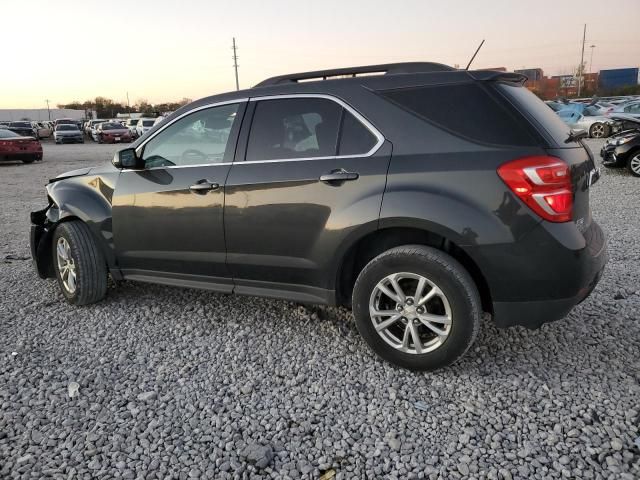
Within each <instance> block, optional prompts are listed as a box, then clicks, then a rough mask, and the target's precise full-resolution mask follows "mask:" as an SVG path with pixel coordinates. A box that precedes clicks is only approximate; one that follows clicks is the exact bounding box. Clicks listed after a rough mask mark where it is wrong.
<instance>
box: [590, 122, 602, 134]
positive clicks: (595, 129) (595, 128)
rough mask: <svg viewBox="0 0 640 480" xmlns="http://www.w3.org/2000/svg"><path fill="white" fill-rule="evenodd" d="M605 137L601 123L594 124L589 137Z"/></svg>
mask: <svg viewBox="0 0 640 480" xmlns="http://www.w3.org/2000/svg"><path fill="white" fill-rule="evenodd" d="M604 135H605V127H604V124H602V123H596V124H594V125H593V126H592V127H591V136H592V137H593V138H602V137H604Z"/></svg>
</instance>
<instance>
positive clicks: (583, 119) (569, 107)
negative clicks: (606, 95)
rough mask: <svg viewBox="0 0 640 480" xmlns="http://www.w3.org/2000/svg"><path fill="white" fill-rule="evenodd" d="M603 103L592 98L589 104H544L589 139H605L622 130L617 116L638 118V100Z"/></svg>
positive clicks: (577, 102) (580, 102)
mask: <svg viewBox="0 0 640 480" xmlns="http://www.w3.org/2000/svg"><path fill="white" fill-rule="evenodd" d="M614 101H615V102H616V103H613V102H612V101H609V102H607V101H604V100H602V99H597V98H594V99H592V100H591V101H590V102H588V103H587V102H584V101H568V100H557V101H548V102H546V104H547V105H548V106H549V108H551V109H552V110H553V111H555V112H556V114H558V116H559V117H560V119H561V120H562V121H563V122H565V123H566V124H567V125H569V126H571V127H573V128H575V129H581V130H584V131H586V132H587V133H588V135H589V137H591V138H606V137H608V136H610V135H612V134H614V133H617V132H619V131H621V130H623V126H622V125H621V124H620V120H616V118H615V116H616V115H619V114H623V115H629V116H631V117H635V118H640V98H635V97H631V98H628V97H627V100H626V101H619V100H614Z"/></svg>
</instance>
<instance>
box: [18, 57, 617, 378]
mask: <svg viewBox="0 0 640 480" xmlns="http://www.w3.org/2000/svg"><path fill="white" fill-rule="evenodd" d="M525 80H526V77H524V76H522V75H519V74H515V73H505V72H497V71H490V70H476V71H466V70H457V69H453V68H451V67H448V66H446V65H441V64H437V63H403V64H389V65H373V66H366V67H356V68H345V69H336V70H325V71H318V72H307V73H301V74H291V75H283V76H280V77H274V78H270V79H268V80H265V81H263V82H262V83H260V84H259V85H257V86H256V87H254V88H251V89H248V90H244V91H238V92H232V93H226V94H222V95H216V96H212V97H208V98H204V99H201V100H198V101H196V102H193V103H192V104H190V105H187V106H185V107H182V108H181V109H179V110H177V111H176V112H174V113H173V114H172V115H171V116H169V117H168V118H167V119H166V120H165V121H164V122H162V123H161V124H159V125H156V126H154V127H153V128H152V129H151V130H150V131H149V132H147V133H146V134H145V135H144V136H142V137H141V138H139V139H138V140H137V141H136V142H135V143H134V144H132V146H131V148H125V149H123V150H120V151H119V152H117V153H116V155H115V157H114V159H113V162H112V163H113V165H108V166H106V167H99V168H83V169H80V170H75V171H72V172H68V173H65V174H62V175H60V176H58V177H57V178H55V179H52V180H51V181H50V182H49V184H48V185H47V186H46V190H47V200H48V205H47V207H46V208H44V209H43V210H40V211H36V212H33V213H32V214H31V222H32V227H31V251H32V257H33V260H34V264H35V267H36V269H37V272H38V274H39V276H40V277H42V278H53V277H56V278H57V281H58V283H59V285H60V288H61V290H62V293H63V295H64V297H65V298H66V299H67V301H69V302H70V303H72V304H74V305H85V304H89V303H92V302H96V301H98V300H100V299H102V298H103V297H104V296H105V295H106V293H107V279H108V276H109V275H110V276H111V278H112V279H113V280H114V281H116V282H117V281H119V280H133V281H141V282H151V283H158V284H163V285H173V286H180V287H194V288H203V289H208V290H212V291H216V292H224V293H237V294H243V295H260V296H266V297H274V298H283V299H287V300H291V301H296V302H303V303H317V304H326V305H345V306H350V307H351V308H352V310H353V314H354V317H355V321H356V325H357V328H358V331H359V332H360V334H361V335H362V337H363V338H364V340H365V341H366V342H367V343H368V344H369V345H370V347H371V348H372V349H373V350H374V351H375V353H377V354H378V355H379V356H380V357H382V358H384V359H386V360H387V361H390V362H392V363H394V364H396V365H400V366H402V367H405V368H410V369H416V370H431V369H435V368H439V367H442V366H445V365H448V364H451V363H452V362H454V361H456V360H457V359H458V358H460V357H461V356H462V355H463V354H464V353H465V352H466V351H467V350H468V349H469V347H470V346H471V344H472V343H473V341H474V339H475V337H476V336H477V334H478V331H479V329H480V324H481V319H482V315H483V314H484V313H489V314H490V315H491V316H492V317H493V321H494V322H495V324H496V325H497V326H499V327H507V326H513V325H523V326H526V327H529V328H536V327H539V326H540V325H541V324H542V323H544V322H549V321H553V320H558V319H560V318H562V317H564V316H566V315H567V313H568V312H569V311H570V310H571V309H572V308H573V307H574V306H575V305H576V304H577V303H579V302H581V301H582V300H584V299H585V298H586V297H587V296H588V295H589V293H590V292H591V290H592V289H593V288H594V287H595V285H596V284H597V282H598V280H599V278H600V276H601V274H602V270H603V268H604V265H605V263H606V259H607V255H606V242H605V239H604V235H603V233H602V230H601V229H600V227H599V226H598V225H597V224H596V223H595V222H594V221H593V220H592V218H591V211H590V208H589V189H590V187H591V185H592V184H593V183H594V182H595V181H597V180H598V178H599V171H598V170H596V168H595V167H594V161H593V158H592V155H591V153H590V152H589V150H588V149H587V148H585V146H584V145H583V144H582V141H581V135H580V133H581V132H576V131H572V130H569V128H568V127H567V126H566V125H565V124H564V123H563V122H562V121H560V120H559V119H558V118H557V116H556V115H555V114H554V113H553V111H552V110H550V109H549V108H548V107H547V106H546V105H545V104H544V103H543V102H542V101H540V100H538V98H536V97H535V96H534V94H533V93H531V92H529V91H528V90H527V89H526V88H524V87H523V83H524V82H525Z"/></svg>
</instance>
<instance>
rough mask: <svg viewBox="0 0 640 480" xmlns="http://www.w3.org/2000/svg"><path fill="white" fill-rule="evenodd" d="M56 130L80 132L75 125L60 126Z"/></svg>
mask: <svg viewBox="0 0 640 480" xmlns="http://www.w3.org/2000/svg"><path fill="white" fill-rule="evenodd" d="M56 130H58V131H60V130H78V127H76V126H75V125H58V126H57V127H56Z"/></svg>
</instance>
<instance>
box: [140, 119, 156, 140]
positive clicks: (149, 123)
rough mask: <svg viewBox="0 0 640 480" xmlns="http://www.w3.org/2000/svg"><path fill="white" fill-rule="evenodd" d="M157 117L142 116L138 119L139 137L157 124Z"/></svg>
mask: <svg viewBox="0 0 640 480" xmlns="http://www.w3.org/2000/svg"><path fill="white" fill-rule="evenodd" d="M155 121H156V119H155V118H148V117H142V118H139V119H138V124H137V125H136V133H137V134H138V137H141V136H142V135H144V134H145V133H147V132H148V131H149V130H151V128H152V127H153V125H154V124H155Z"/></svg>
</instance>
